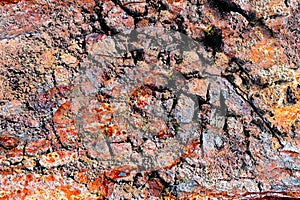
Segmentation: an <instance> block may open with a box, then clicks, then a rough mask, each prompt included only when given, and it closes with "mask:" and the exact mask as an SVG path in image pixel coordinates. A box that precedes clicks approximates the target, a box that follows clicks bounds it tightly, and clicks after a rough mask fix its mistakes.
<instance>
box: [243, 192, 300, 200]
mask: <svg viewBox="0 0 300 200" xmlns="http://www.w3.org/2000/svg"><path fill="white" fill-rule="evenodd" d="M241 199H256V200H263V199H274V200H275V199H300V193H299V192H274V191H266V192H259V193H257V192H255V193H252V192H249V193H245V194H244V195H243V197H241Z"/></svg>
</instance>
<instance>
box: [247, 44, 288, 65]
mask: <svg viewBox="0 0 300 200" xmlns="http://www.w3.org/2000/svg"><path fill="white" fill-rule="evenodd" d="M249 59H250V60H252V61H253V62H254V63H255V64H257V65H259V66H261V67H263V68H266V69H268V68H271V67H272V66H274V65H276V64H277V65H278V64H285V63H286V61H287V58H286V56H285V54H284V51H283V49H282V48H281V46H280V45H279V43H278V42H277V41H276V40H275V39H262V40H261V41H260V42H258V43H257V44H255V45H254V46H253V47H252V48H251V50H250V52H249Z"/></svg>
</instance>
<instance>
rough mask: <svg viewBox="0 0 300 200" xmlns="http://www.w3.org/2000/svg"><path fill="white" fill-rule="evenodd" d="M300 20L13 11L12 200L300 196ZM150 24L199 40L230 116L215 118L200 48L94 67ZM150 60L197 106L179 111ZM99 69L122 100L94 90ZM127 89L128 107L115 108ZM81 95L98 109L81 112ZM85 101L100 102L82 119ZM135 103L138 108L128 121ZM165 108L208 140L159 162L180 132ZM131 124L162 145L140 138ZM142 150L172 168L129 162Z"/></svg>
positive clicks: (203, 7)
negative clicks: (122, 37)
mask: <svg viewBox="0 0 300 200" xmlns="http://www.w3.org/2000/svg"><path fill="white" fill-rule="evenodd" d="M299 10H300V5H299V1H297V0H287V1H283V0H282V1H278V0H272V1H252V0H249V1H248V0H243V1H242V0H198V1H196V0H189V1H183V0H175V1H171V0H163V1H156V0H150V1H143V0H141V1H133V0H132V1H125V0H124V1H123V0H112V1H101V0H100V1H94V0H66V1H58V0H20V1H19V0H0V54H1V56H0V124H1V126H0V199H161V198H165V199H197V198H198V199H203V198H223V199H289V198H290V199H295V198H300V157H299V156H300V101H299V100H300V71H299V68H300V64H299V63H300V60H299V57H300V38H299V36H300V32H299V31H300V27H299V21H300V16H299ZM141 27H163V28H165V29H167V30H173V31H178V32H180V33H183V34H186V35H187V36H188V37H190V38H192V39H194V40H195V41H196V42H198V44H199V48H200V49H201V48H202V49H201V52H202V54H203V55H204V56H205V57H207V58H210V59H211V60H212V61H213V63H211V65H212V66H213V68H212V69H211V70H210V73H212V74H215V73H217V74H218V75H220V76H219V77H220V80H221V81H222V83H223V84H224V88H223V91H222V92H221V94H220V97H219V98H220V102H219V103H220V104H221V105H219V106H221V107H222V105H223V107H224V106H225V107H226V110H223V111H222V110H218V109H215V103H216V102H217V101H216V99H215V96H214V95H213V94H214V93H216V92H218V91H216V88H217V87H214V85H211V84H207V82H205V79H204V78H203V76H202V74H201V73H199V71H197V65H193V64H192V63H191V62H190V61H192V60H193V59H194V58H195V53H193V52H190V51H186V52H183V53H182V54H181V55H175V54H174V55H170V54H168V52H155V50H149V52H147V55H156V53H158V54H159V56H156V57H155V56H154V57H151V56H149V57H147V56H145V55H146V54H145V55H143V54H141V53H140V52H138V51H136V52H129V53H128V54H127V55H126V56H125V57H123V58H122V59H114V60H109V62H110V64H111V65H110V66H109V67H108V68H103V71H99V69H97V68H92V67H91V59H90V57H89V56H91V55H92V56H95V55H94V54H95V52H98V53H99V52H100V51H106V50H107V51H111V50H113V48H114V47H112V46H110V45H107V46H106V48H105V49H101V48H100V49H97V48H99V43H101V41H102V40H103V39H105V38H109V36H114V35H116V34H118V33H121V32H123V31H125V30H127V29H132V28H141ZM100 47H101V46H100ZM102 47H103V46H102ZM98 58H99V59H101V55H100V56H99V57H98ZM147 59H148V60H147ZM150 61H151V62H159V63H160V64H161V65H165V66H176V70H177V72H178V73H179V74H180V76H181V77H184V80H185V83H184V84H185V86H186V93H188V94H193V95H194V96H196V97H197V102H196V101H194V100H193V99H192V98H191V97H190V96H188V95H183V94H181V95H179V96H178V99H176V103H173V101H174V96H172V95H174V94H173V93H172V91H168V90H162V89H161V88H155V87H150V86H151V84H152V83H153V82H154V81H157V82H158V83H160V82H159V81H161V80H160V79H159V80H156V77H153V76H151V75H149V76H143V75H141V74H143V73H144V74H147V72H148V71H147V65H146V64H145V63H147V62H150ZM113 64H114V65H113ZM138 65H140V66H143V68H142V69H143V70H145V71H143V73H141V74H140V76H139V80H141V82H143V83H145V84H144V86H143V87H140V88H136V90H134V91H133V92H132V93H129V91H131V90H130V89H129V88H126V87H124V84H123V85H122V82H118V81H119V80H122V79H119V77H120V76H121V75H122V74H126V75H128V77H129V78H132V77H133V78H136V77H135V75H132V74H131V73H132V72H134V69H135V67H136V66H138ZM86 68H89V69H92V70H93V71H92V72H97V73H93V74H94V75H95V74H96V79H97V80H101V82H99V84H102V85H103V86H104V87H107V88H109V87H111V88H114V89H112V90H111V91H109V92H110V93H101V92H100V91H99V90H98V89H99V88H97V86H95V85H93V84H91V82H90V81H87V80H86V79H80V77H81V76H80V75H81V74H82V71H83V69H86ZM97 70H98V71H97ZM140 72H141V71H140ZM150 74H151V73H150ZM97 76H99V77H97ZM96 84H98V83H96ZM147 84H148V85H147ZM122 87H123V90H125V93H126V92H128V93H129V94H128V96H129V98H128V102H129V103H128V104H126V105H123V104H121V103H119V104H117V103H116V102H112V101H111V100H110V96H114V95H118V94H121V91H123V90H122ZM74 91H76V92H74ZM173 92H174V91H173ZM79 93H80V95H79ZM74 94H77V95H79V96H83V97H84V96H88V97H89V98H86V99H84V98H83V99H79V98H75V99H76V101H74ZM85 94H89V95H85ZM90 94H94V95H90ZM72 95H73V96H72ZM217 100H219V99H217ZM221 100H222V101H221ZM78 102H80V103H81V105H82V104H85V105H86V106H85V107H84V109H85V111H84V112H81V113H83V114H82V115H76V114H74V113H76V112H77V113H78V111H79V109H82V108H83V107H81V106H78ZM151 102H152V104H151ZM116 105H117V106H119V107H116ZM149 105H150V106H149ZM156 105H157V107H155V106H156ZM162 105H163V106H162ZM197 105H198V106H197ZM122 106H125V107H126V106H129V107H130V109H131V108H134V109H133V110H132V112H131V113H125V114H126V115H125V117H123V118H122V117H119V118H116V117H114V116H116V114H115V113H116V112H120V110H121V111H122ZM160 106H161V107H163V108H166V109H170V110H172V112H173V114H174V115H172V117H173V118H172V119H173V120H175V121H177V122H178V121H179V122H181V123H182V124H185V123H187V125H182V126H180V129H179V131H177V128H176V127H178V125H176V123H175V125H174V123H173V124H172V127H173V129H174V130H176V131H175V132H176V134H179V135H180V136H181V139H182V140H184V139H186V138H187V137H186V136H185V135H184V134H185V133H187V132H188V131H190V130H195V132H198V134H199V135H197V137H194V138H192V139H191V140H189V141H188V142H186V143H184V144H185V146H184V148H182V151H183V152H182V154H180V156H179V157H176V158H173V157H172V155H170V154H167V153H166V151H162V152H163V154H157V153H156V152H157V151H158V150H159V149H160V150H161V149H164V147H168V146H171V145H174V143H172V142H174V141H173V139H172V138H173V137H174V135H172V134H173V132H172V131H170V126H169V125H168V124H166V121H164V120H160V119H159V118H158V117H155V116H153V115H152V113H153V112H154V111H155V112H154V113H158V112H159V109H160ZM130 109H129V108H128V109H127V110H130ZM195 109H197V114H196V116H197V117H198V118H197V120H198V121H197V123H196V124H192V123H190V122H191V120H192V119H193V118H194V116H193V115H192V114H191V112H192V111H193V110H195ZM74 111H75V112H74ZM170 112H171V111H170ZM220 112H223V114H224V113H225V117H224V116H222V115H220ZM78 116H79V117H80V120H78ZM128 116H130V117H131V119H132V120H133V121H132V123H134V124H135V126H136V127H147V130H149V131H150V132H151V133H153V134H154V133H155V134H154V135H153V138H150V139H149V138H148V139H144V138H143V137H141V136H140V135H139V133H138V132H136V133H135V132H133V131H132V129H130V128H129V129H128V127H127V125H126V123H125V122H124V119H126V118H128ZM141 116H142V117H141ZM170 116H171V115H170ZM170 116H168V117H170ZM143 119H147V120H146V121H143ZM78 124H80V127H81V128H83V129H84V130H88V131H89V132H91V133H93V131H94V132H95V133H98V131H99V130H101V133H103V135H104V136H105V137H110V138H113V139H112V140H113V141H114V143H113V145H111V146H110V147H112V148H114V149H113V151H114V152H115V155H119V157H118V159H121V163H122V165H120V166H117V165H109V164H106V165H105V164H104V163H103V159H104V158H105V156H109V155H110V154H109V153H108V154H106V152H109V151H110V150H109V148H108V147H106V146H105V145H106V144H105V143H104V142H99V141H101V140H99V138H96V139H97V140H96V141H98V143H97V142H95V143H89V144H90V145H91V146H88V145H85V144H86V143H85V139H84V138H83V137H82V135H81V132H80V130H82V129H80V128H78ZM146 125H147V126H146ZM126 129H127V132H126ZM128 130H131V131H128ZM104 136H103V137H104ZM154 136H155V137H154ZM97 137H98V136H97ZM99 137H100V136H99ZM94 139H95V138H92V139H89V140H88V141H91V140H94ZM159 145H161V146H159ZM95 146H96V147H97V148H94V147H95ZM94 149H103V150H102V151H95V150H94ZM133 152H143V153H144V154H146V155H148V156H149V157H151V156H152V157H156V156H161V159H160V161H161V163H159V164H157V165H156V167H155V168H154V169H153V168H151V169H145V170H140V168H139V165H137V166H136V165H132V163H128V164H126V163H125V161H124V160H122V159H124V157H126V156H128V155H135V154H134V153H133ZM99 156H100V157H101V156H102V157H101V159H99ZM102 158H103V159H102ZM136 159H137V162H139V161H142V160H139V158H138V156H137V158H136Z"/></svg>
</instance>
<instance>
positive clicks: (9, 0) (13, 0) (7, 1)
mask: <svg viewBox="0 0 300 200" xmlns="http://www.w3.org/2000/svg"><path fill="white" fill-rule="evenodd" d="M19 1H20V0H0V3H4V4H15V3H18V2H19Z"/></svg>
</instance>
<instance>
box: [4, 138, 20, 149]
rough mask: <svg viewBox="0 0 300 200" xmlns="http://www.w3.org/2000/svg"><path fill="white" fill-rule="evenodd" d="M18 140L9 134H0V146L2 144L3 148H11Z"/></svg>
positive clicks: (16, 144)
mask: <svg viewBox="0 0 300 200" xmlns="http://www.w3.org/2000/svg"><path fill="white" fill-rule="evenodd" d="M18 144H19V141H18V140H17V139H16V138H14V137H11V136H5V135H3V136H0V146H2V147H3V148H5V149H12V148H14V147H16V146H18Z"/></svg>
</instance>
